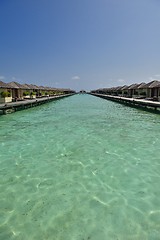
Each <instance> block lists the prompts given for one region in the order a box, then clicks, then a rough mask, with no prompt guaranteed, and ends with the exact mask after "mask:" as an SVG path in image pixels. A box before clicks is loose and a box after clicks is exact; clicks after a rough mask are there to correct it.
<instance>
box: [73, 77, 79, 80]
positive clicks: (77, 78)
mask: <svg viewBox="0 0 160 240" xmlns="http://www.w3.org/2000/svg"><path fill="white" fill-rule="evenodd" d="M79 79H80V77H79V76H73V77H72V80H79Z"/></svg>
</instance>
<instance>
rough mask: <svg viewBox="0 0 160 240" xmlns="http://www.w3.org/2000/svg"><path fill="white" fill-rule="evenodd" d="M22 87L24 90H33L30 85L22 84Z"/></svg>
mask: <svg viewBox="0 0 160 240" xmlns="http://www.w3.org/2000/svg"><path fill="white" fill-rule="evenodd" d="M22 86H23V89H26V90H32V88H31V87H30V86H29V84H22Z"/></svg>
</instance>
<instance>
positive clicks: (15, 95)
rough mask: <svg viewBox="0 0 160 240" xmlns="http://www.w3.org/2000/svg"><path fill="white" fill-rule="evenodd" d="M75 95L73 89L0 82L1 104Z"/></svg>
mask: <svg viewBox="0 0 160 240" xmlns="http://www.w3.org/2000/svg"><path fill="white" fill-rule="evenodd" d="M71 93H75V91H73V90H71V89H62V88H52V87H44V86H37V85H34V84H20V83H18V82H10V83H4V82H2V81H0V103H9V102H16V101H23V100H29V99H34V98H43V97H47V96H50V97H51V96H57V95H64V94H71Z"/></svg>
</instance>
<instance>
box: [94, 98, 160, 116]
mask: <svg viewBox="0 0 160 240" xmlns="http://www.w3.org/2000/svg"><path fill="white" fill-rule="evenodd" d="M90 94H91V95H93V96H96V97H100V98H104V99H107V100H111V101H115V102H118V103H122V104H125V105H128V106H132V107H141V108H144V109H146V110H154V111H156V112H160V102H156V101H151V100H147V99H136V98H127V97H120V96H112V95H105V94H97V93H90Z"/></svg>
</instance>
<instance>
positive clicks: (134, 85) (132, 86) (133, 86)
mask: <svg viewBox="0 0 160 240" xmlns="http://www.w3.org/2000/svg"><path fill="white" fill-rule="evenodd" d="M137 85H138V84H137V83H134V84H132V85H130V86H129V87H128V89H129V90H131V89H136V87H137Z"/></svg>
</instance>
